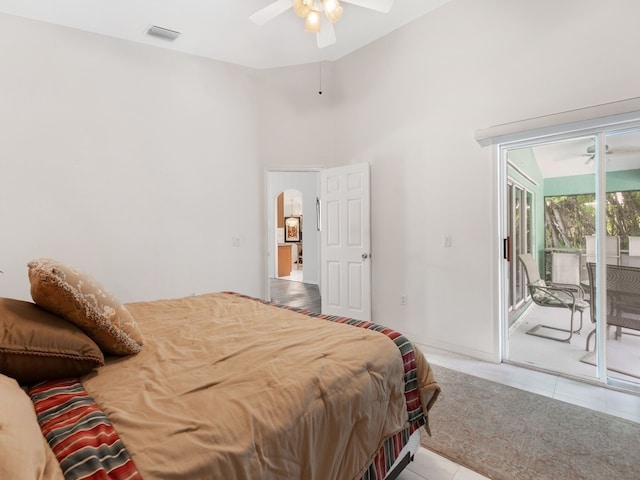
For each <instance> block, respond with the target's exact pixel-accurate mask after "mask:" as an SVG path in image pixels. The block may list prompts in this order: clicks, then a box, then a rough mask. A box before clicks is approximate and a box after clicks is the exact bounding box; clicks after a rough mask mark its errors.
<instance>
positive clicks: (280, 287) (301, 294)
mask: <svg viewBox="0 0 640 480" xmlns="http://www.w3.org/2000/svg"><path fill="white" fill-rule="evenodd" d="M270 292H271V301H273V302H275V303H280V304H282V305H289V306H290V307H296V308H302V309H304V310H308V311H310V312H314V313H320V289H319V287H318V285H314V284H312V283H303V282H296V281H292V280H283V279H281V278H271V279H270Z"/></svg>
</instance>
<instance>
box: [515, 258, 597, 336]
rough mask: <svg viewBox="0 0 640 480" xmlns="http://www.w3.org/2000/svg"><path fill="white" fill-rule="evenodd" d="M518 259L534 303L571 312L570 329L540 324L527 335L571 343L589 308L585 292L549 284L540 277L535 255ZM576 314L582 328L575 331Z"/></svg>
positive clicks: (566, 286)
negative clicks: (545, 331) (555, 331)
mask: <svg viewBox="0 0 640 480" xmlns="http://www.w3.org/2000/svg"><path fill="white" fill-rule="evenodd" d="M518 258H519V259H520V261H521V262H522V265H523V266H524V270H525V273H526V275H527V287H528V289H529V294H530V295H531V299H532V300H533V303H535V304H536V305H540V306H541V307H552V308H566V309H567V310H569V312H570V317H569V328H568V329H566V328H560V327H554V326H550V325H542V324H539V325H536V326H534V327H533V328H530V329H529V330H528V331H527V332H526V333H527V334H528V335H535V336H537V337H542V338H548V339H550V340H557V341H559V342H569V341H570V340H571V337H572V336H573V334H574V333H578V332H579V331H580V330H581V329H582V313H583V312H584V311H585V310H586V309H587V308H589V302H587V301H586V300H585V299H584V290H583V289H582V287H581V286H580V285H568V284H554V283H547V282H545V281H544V279H542V278H541V277H540V271H539V270H538V264H537V263H536V261H535V260H534V258H533V255H531V254H530V253H525V254H522V255H520V256H519V257H518ZM576 312H579V313H580V326H579V327H578V328H576V329H574V327H573V324H574V317H575V313H576ZM541 328H548V329H551V330H557V331H560V332H565V333H567V334H568V335H566V336H562V337H557V336H554V335H548V334H545V333H542V332H540V331H539V330H540V329H541Z"/></svg>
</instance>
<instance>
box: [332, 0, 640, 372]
mask: <svg viewBox="0 0 640 480" xmlns="http://www.w3.org/2000/svg"><path fill="white" fill-rule="evenodd" d="M639 15H640V2H635V1H632V0H614V1H610V2H601V1H598V0H586V1H585V0H563V1H562V2H557V1H555V0H515V1H514V0H481V1H478V0H453V1H452V2H450V3H448V4H446V5H444V6H443V7H441V8H440V9H438V10H436V11H435V12H433V14H430V15H427V16H425V17H423V18H422V19H420V20H418V21H416V22H414V23H413V24H411V25H409V26H407V27H405V28H403V29H400V30H398V31H396V32H394V33H393V34H391V35H390V36H388V37H387V38H385V39H383V40H381V41H379V42H377V43H376V44H374V45H371V46H369V47H367V48H365V49H362V50H361V51H359V52H356V53H354V54H353V55H350V56H349V57H348V58H345V59H343V60H341V61H339V62H338V63H337V64H336V66H335V68H334V71H335V74H336V75H337V76H338V77H339V79H340V84H341V85H342V88H343V99H342V100H343V101H342V102H341V103H340V105H339V106H338V107H337V108H336V113H335V114H336V118H337V119H338V131H340V132H348V134H345V135H340V136H339V137H338V140H339V141H338V143H337V145H336V156H337V157H339V158H343V159H346V160H347V161H349V162H361V161H369V162H370V163H371V165H372V169H371V172H372V195H373V198H372V211H373V212H374V213H373V222H372V224H373V246H372V251H373V257H372V258H373V272H374V273H373V298H374V304H373V315H374V319H375V321H377V322H379V323H387V324H390V326H392V327H395V328H397V329H400V330H401V331H403V332H406V333H407V334H409V335H410V336H411V337H412V338H414V339H416V340H418V341H421V342H423V343H426V344H427V345H435V346H439V347H444V348H449V349H451V350H455V351H459V352H463V353H469V354H472V355H475V356H478V357H481V358H487V359H491V358H493V359H497V356H496V354H497V352H498V335H497V328H498V324H497V318H498V309H497V295H498V287H497V274H496V272H495V270H496V265H497V264H498V262H499V260H498V254H499V240H498V239H497V238H496V229H497V224H496V221H495V217H496V211H497V205H496V201H495V192H496V181H495V178H496V162H495V161H494V159H493V158H492V150H491V149H490V148H481V147H479V146H478V145H477V144H476V143H475V142H474V140H473V137H474V131H475V130H476V129H479V128H484V127H488V126H491V125H496V124H500V123H505V122H510V121H515V120H519V119H525V118H530V117H535V116H539V115H543V114H549V113H555V112H561V111H565V110H570V109H575V108H580V107H585V106H589V105H595V104H600V103H604V102H609V101H614V100H619V99H624V98H629V97H636V96H638V95H639V93H640V90H639V86H638V82H637V79H638V78H640V77H639V75H640V63H639V62H637V61H635V60H634V58H635V57H636V55H637V52H636V50H637V45H638V44H639V42H640V31H639V30H638V28H637V27H635V26H634V23H635V21H634V20H633V19H634V18H635V19H637V18H638V16H639ZM599 62H600V64H601V67H602V68H600V69H599V68H598V63H599ZM444 235H450V236H451V237H452V247H451V248H443V244H442V237H443V236H444ZM404 293H406V294H407V298H408V302H407V306H406V307H404V308H403V307H401V306H400V295H401V294H404Z"/></svg>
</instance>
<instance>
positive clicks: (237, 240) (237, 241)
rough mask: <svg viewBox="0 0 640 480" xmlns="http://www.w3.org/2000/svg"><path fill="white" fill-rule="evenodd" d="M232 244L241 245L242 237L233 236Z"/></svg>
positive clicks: (234, 245)
mask: <svg viewBox="0 0 640 480" xmlns="http://www.w3.org/2000/svg"><path fill="white" fill-rule="evenodd" d="M231 246H232V247H239V246H240V237H231Z"/></svg>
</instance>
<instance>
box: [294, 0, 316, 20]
mask: <svg viewBox="0 0 640 480" xmlns="http://www.w3.org/2000/svg"><path fill="white" fill-rule="evenodd" d="M311 6H312V2H311V1H307V0H293V11H294V12H296V15H298V16H299V17H302V18H306V16H307V15H309V12H310V11H311Z"/></svg>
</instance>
